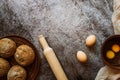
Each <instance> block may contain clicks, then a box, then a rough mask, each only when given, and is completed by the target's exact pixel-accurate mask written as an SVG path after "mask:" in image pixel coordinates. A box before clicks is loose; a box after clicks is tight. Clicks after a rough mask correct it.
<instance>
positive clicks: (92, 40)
mask: <svg viewBox="0 0 120 80" xmlns="http://www.w3.org/2000/svg"><path fill="white" fill-rule="evenodd" d="M95 43H96V36H95V35H89V36H88V37H87V38H86V45H87V46H89V47H91V46H93V45H94V44H95Z"/></svg>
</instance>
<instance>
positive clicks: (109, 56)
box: [106, 50, 115, 59]
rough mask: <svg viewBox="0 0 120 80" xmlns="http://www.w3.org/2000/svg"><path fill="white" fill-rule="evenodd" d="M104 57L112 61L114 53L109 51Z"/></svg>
mask: <svg viewBox="0 0 120 80" xmlns="http://www.w3.org/2000/svg"><path fill="white" fill-rule="evenodd" d="M106 57H107V58H108V59H113V58H114V57H115V53H114V52H113V51H111V50H109V51H107V53H106Z"/></svg>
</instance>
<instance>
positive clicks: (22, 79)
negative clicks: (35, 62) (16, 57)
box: [7, 65, 27, 80]
mask: <svg viewBox="0 0 120 80" xmlns="http://www.w3.org/2000/svg"><path fill="white" fill-rule="evenodd" d="M26 76H27V72H26V70H25V69H24V68H23V67H21V66H19V65H14V66H12V67H11V68H10V70H9V72H8V74H7V80H26Z"/></svg>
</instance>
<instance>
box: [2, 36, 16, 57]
mask: <svg viewBox="0 0 120 80" xmlns="http://www.w3.org/2000/svg"><path fill="white" fill-rule="evenodd" d="M15 50H16V43H15V42H14V41H13V40H11V39H8V38H3V39H0V56H1V57H3V58H8V57H11V56H12V55H13V54H14V53H15Z"/></svg>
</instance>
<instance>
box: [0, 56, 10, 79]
mask: <svg viewBox="0 0 120 80" xmlns="http://www.w3.org/2000/svg"><path fill="white" fill-rule="evenodd" d="M9 69H10V64H9V62H8V61H7V60H5V59H3V58H0V77H2V76H5V75H7V73H8V71H9Z"/></svg>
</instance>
